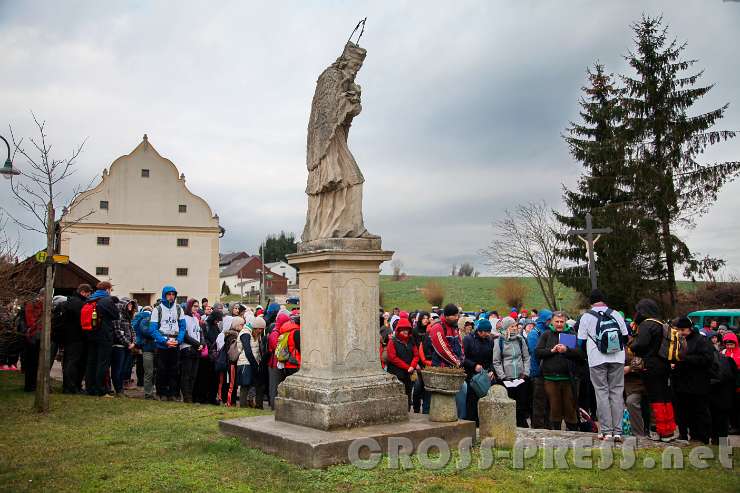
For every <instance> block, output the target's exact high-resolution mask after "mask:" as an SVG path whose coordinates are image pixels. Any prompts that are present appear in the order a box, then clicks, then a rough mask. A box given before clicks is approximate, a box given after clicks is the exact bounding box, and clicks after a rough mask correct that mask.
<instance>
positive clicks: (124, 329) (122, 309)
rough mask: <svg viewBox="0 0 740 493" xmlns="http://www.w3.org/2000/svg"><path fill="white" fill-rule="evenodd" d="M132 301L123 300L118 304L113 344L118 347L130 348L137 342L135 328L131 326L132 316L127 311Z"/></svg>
mask: <svg viewBox="0 0 740 493" xmlns="http://www.w3.org/2000/svg"><path fill="white" fill-rule="evenodd" d="M129 302H130V300H127V299H125V298H124V299H122V300H121V302H120V303H119V304H118V312H119V316H118V320H117V321H116V322H114V324H113V325H114V327H115V331H114V332H113V344H114V345H116V346H123V347H125V348H128V346H129V345H130V344H131V343H132V342H134V341H135V340H136V335H135V334H134V328H133V326H132V325H131V314H130V313H129V312H128V310H126V307H127V306H128V304H129Z"/></svg>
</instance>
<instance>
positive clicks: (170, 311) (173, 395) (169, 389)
mask: <svg viewBox="0 0 740 493" xmlns="http://www.w3.org/2000/svg"><path fill="white" fill-rule="evenodd" d="M176 299H177V290H176V289H175V288H174V287H173V286H165V287H164V288H162V302H161V303H160V304H159V305H157V306H155V307H154V309H153V310H152V315H151V320H150V322H149V333H150V335H151V336H152V338H153V339H154V343H155V345H156V354H157V395H159V398H160V400H168V401H176V400H178V397H179V395H178V394H179V393H180V386H179V371H178V370H179V365H180V349H179V346H180V344H182V341H183V340H184V339H185V311H184V310H183V309H182V307H181V306H180V305H178V304H177V303H176V302H175V300H176Z"/></svg>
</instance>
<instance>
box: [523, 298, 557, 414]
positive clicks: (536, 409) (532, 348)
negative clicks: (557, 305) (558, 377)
mask: <svg viewBox="0 0 740 493" xmlns="http://www.w3.org/2000/svg"><path fill="white" fill-rule="evenodd" d="M551 319H552V312H551V311H550V310H547V309H545V308H543V309H542V310H540V312H539V315H538V316H537V322H536V323H535V325H534V328H533V329H532V330H531V331H530V332H529V335H528V336H527V349H528V350H529V354H530V358H529V378H530V379H531V380H532V413H531V418H532V428H549V422H548V421H547V420H546V419H545V417H546V416H548V415H549V409H548V405H547V394H545V380H544V377H543V376H542V371H541V370H540V362H539V360H538V359H537V357H536V356H534V355H535V354H536V349H537V342H539V340H540V336H541V335H542V334H544V333H545V332H546V331H547V330H548V326H549V325H550V320H551Z"/></svg>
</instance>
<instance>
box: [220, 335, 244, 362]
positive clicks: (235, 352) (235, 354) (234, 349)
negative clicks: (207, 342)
mask: <svg viewBox="0 0 740 493" xmlns="http://www.w3.org/2000/svg"><path fill="white" fill-rule="evenodd" d="M238 338H239V336H238V335H237V336H236V337H234V338H233V339H232V340H231V342H230V343H229V346H228V348H223V349H226V354H227V355H228V357H229V363H232V364H236V363H237V362H239V355H240V354H241V351H239V346H238V345H237V342H236V341H237V339H238Z"/></svg>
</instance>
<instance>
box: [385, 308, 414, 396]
mask: <svg viewBox="0 0 740 493" xmlns="http://www.w3.org/2000/svg"><path fill="white" fill-rule="evenodd" d="M417 369H419V348H418V347H417V346H416V344H414V340H413V339H412V338H411V322H409V319H408V318H401V319H399V320H398V323H397V324H396V333H395V335H394V336H393V337H392V338H391V340H390V341H388V373H392V374H393V375H395V376H396V378H398V380H400V382H401V383H402V384H403V386H404V388H405V390H406V397H408V401H409V403H408V406H409V408H411V389H412V388H413V382H412V380H411V376H412V375H413V374H414V372H415V371H416V370H417Z"/></svg>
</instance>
